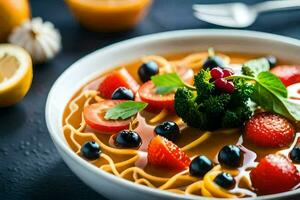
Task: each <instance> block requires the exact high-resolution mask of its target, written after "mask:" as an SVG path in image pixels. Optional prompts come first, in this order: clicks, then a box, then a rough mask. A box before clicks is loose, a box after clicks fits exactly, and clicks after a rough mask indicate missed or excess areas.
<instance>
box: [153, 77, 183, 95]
mask: <svg viewBox="0 0 300 200" xmlns="http://www.w3.org/2000/svg"><path fill="white" fill-rule="evenodd" d="M151 80H152V81H153V83H154V85H155V86H156V88H157V89H156V93H157V94H168V93H171V92H175V91H176V89H178V88H179V87H182V86H185V84H184V82H183V81H182V80H181V78H180V77H179V76H178V75H177V74H176V73H170V74H163V75H156V76H152V77H151Z"/></svg>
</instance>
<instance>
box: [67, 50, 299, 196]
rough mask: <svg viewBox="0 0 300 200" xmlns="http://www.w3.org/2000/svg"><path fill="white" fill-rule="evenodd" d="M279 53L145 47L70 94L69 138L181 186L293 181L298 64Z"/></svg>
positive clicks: (175, 188)
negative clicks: (144, 52) (160, 52)
mask: <svg viewBox="0 0 300 200" xmlns="http://www.w3.org/2000/svg"><path fill="white" fill-rule="evenodd" d="M283 63H284V64H286V62H283V61H277V60H276V58H274V57H266V58H265V57H262V56H258V55H244V54H236V53H226V54H225V53H220V54H215V53H214V51H213V50H212V49H209V51H208V53H206V52H195V53H183V54H176V55H167V56H157V55H151V56H144V57H142V58H141V59H139V60H137V61H135V62H132V63H129V64H124V66H122V67H119V68H116V69H114V70H112V71H108V72H107V73H105V74H103V75H100V76H99V77H98V78H97V79H95V80H93V81H91V82H90V83H88V84H86V85H85V86H83V87H82V88H81V89H80V90H79V91H78V92H77V93H76V94H75V95H74V97H73V98H72V99H71V100H70V102H69V103H68V104H67V106H66V109H65V112H64V116H63V130H64V135H65V138H66V141H67V143H68V144H69V146H70V148H71V149H72V150H73V151H74V152H75V153H77V154H78V156H81V157H82V158H83V159H85V160H86V161H87V162H90V163H91V164H93V165H95V166H97V167H99V168H100V169H99V170H104V171H106V172H108V173H112V174H114V175H115V176H118V177H120V178H123V179H127V180H129V181H132V182H134V183H136V184H141V185H145V186H148V187H152V188H158V189H161V190H167V191H170V192H175V193H178V194H182V195H199V196H207V197H223V198H242V197H255V196H258V195H265V194H273V193H280V192H285V191H289V190H296V189H298V187H299V181H300V177H299V171H298V170H299V168H300V165H299V161H300V147H299V144H298V143H299V142H298V137H299V136H300V134H298V133H297V131H298V126H297V123H298V121H299V111H300V110H298V108H300V106H299V102H298V101H297V100H295V98H294V100H293V101H289V100H288V98H287V96H286V93H287V92H289V93H291V92H290V91H289V90H288V89H286V87H287V86H288V85H295V84H296V83H297V82H300V81H299V75H300V72H299V70H300V69H299V67H297V66H292V65H285V66H283V65H282V64H283ZM99 67H101V66H99ZM270 68H272V69H271V72H273V73H274V74H276V75H277V76H278V77H279V78H276V76H274V75H272V73H270V72H269V70H270ZM282 69H284V70H282ZM293 70H294V71H293ZM297 70H298V71H297ZM282 71H285V72H287V71H293V72H295V73H292V75H288V73H282ZM297 78H298V79H297ZM268 81H269V82H268ZM282 82H283V83H284V84H285V86H284V85H283V83H282ZM296 85H297V84H296ZM272 86H274V87H272ZM288 88H293V90H297V88H295V87H288ZM298 89H299V88H298ZM204 91H206V92H204ZM291 98H292V97H291ZM270 100H271V101H272V102H273V103H274V105H273V106H270V103H269V101H270ZM287 102H289V103H287ZM287 104H288V106H287ZM299 141H300V140H299ZM276 163H277V164H276ZM278 163H279V164H278ZM283 168H285V169H288V171H285V169H283ZM264 180H265V181H264ZM268 181H269V182H268ZM270 183H272V184H271V185H270Z"/></svg>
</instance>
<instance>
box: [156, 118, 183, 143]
mask: <svg viewBox="0 0 300 200" xmlns="http://www.w3.org/2000/svg"><path fill="white" fill-rule="evenodd" d="M154 132H155V133H156V134H157V135H160V136H163V137H165V138H167V139H168V140H170V141H172V142H175V141H176V139H177V138H178V136H179V134H180V130H179V127H178V125H177V124H176V123H175V122H172V121H165V122H163V123H161V124H159V125H157V126H156V127H155V129H154Z"/></svg>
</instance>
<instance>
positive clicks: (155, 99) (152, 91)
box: [136, 68, 194, 112]
mask: <svg viewBox="0 0 300 200" xmlns="http://www.w3.org/2000/svg"><path fill="white" fill-rule="evenodd" d="M177 72H178V74H179V75H180V76H181V78H182V79H183V80H184V81H186V82H187V83H189V84H191V83H192V81H193V76H194V73H193V70H191V69H186V68H179V69H178V70H177ZM174 96H175V93H169V94H165V95H161V94H156V87H155V85H154V83H153V82H152V81H148V82H146V83H144V84H143V85H142V86H141V87H140V89H139V91H138V94H137V97H136V100H137V101H138V100H142V101H144V102H146V103H148V106H147V110H148V111H152V112H156V111H160V110H162V109H167V110H169V111H171V112H174Z"/></svg>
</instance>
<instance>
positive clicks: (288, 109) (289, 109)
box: [252, 83, 300, 121]
mask: <svg viewBox="0 0 300 200" xmlns="http://www.w3.org/2000/svg"><path fill="white" fill-rule="evenodd" d="M252 100H253V101H254V102H255V103H257V104H258V105H259V106H261V107H262V108H263V109H265V110H267V111H271V112H275V113H278V114H281V115H283V116H285V117H287V118H288V119H290V120H293V121H299V120H300V105H299V104H296V103H293V102H291V101H289V100H288V99H287V98H284V97H281V96H277V95H276V94H274V93H272V92H271V91H270V90H268V89H267V88H265V87H264V86H262V85H261V84H259V83H256V84H255V92H254V95H253V99H252Z"/></svg>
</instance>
